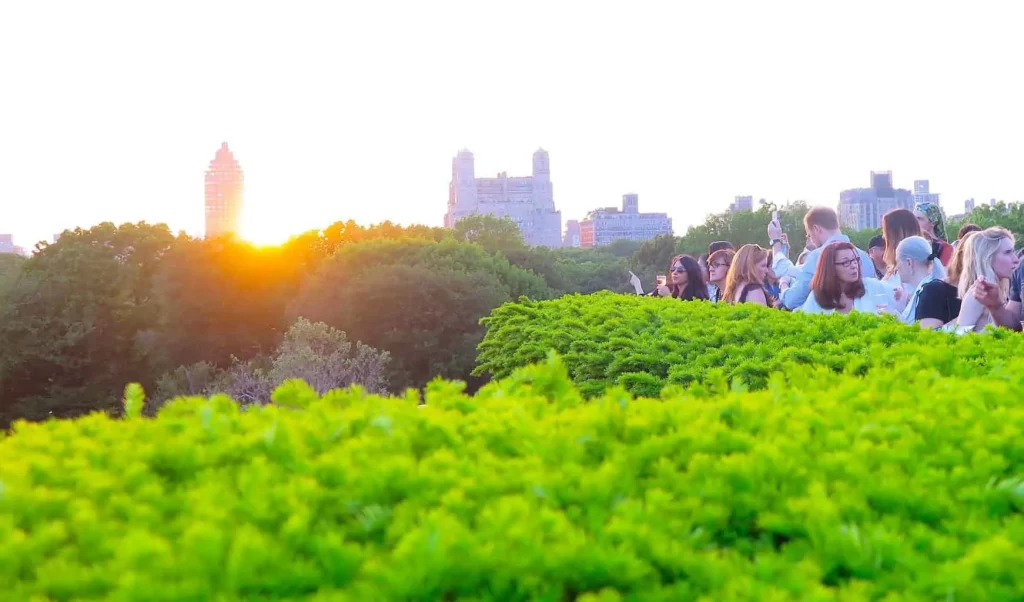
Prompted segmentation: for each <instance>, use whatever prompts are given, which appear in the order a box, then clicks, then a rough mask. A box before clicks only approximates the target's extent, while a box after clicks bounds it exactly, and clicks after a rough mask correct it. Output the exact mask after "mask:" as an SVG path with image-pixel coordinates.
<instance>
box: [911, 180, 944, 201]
mask: <svg viewBox="0 0 1024 602" xmlns="http://www.w3.org/2000/svg"><path fill="white" fill-rule="evenodd" d="M938 202H939V195H938V193H933V192H931V190H930V186H929V184H928V180H914V203H936V204H937V203H938Z"/></svg>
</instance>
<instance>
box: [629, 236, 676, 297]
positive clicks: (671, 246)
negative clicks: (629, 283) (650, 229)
mask: <svg viewBox="0 0 1024 602" xmlns="http://www.w3.org/2000/svg"><path fill="white" fill-rule="evenodd" d="M677 244H678V239H677V238H676V237H675V236H674V235H672V234H662V235H661V236H656V237H654V238H652V239H650V240H646V241H644V243H643V244H642V245H640V248H639V249H637V251H636V253H634V254H633V256H632V257H630V258H629V269H630V270H631V271H632V272H633V273H634V274H636V275H637V276H638V277H639V278H640V282H642V283H644V287H645V288H646V287H649V286H653V284H654V282H655V277H656V276H657V275H658V274H663V273H665V270H666V269H667V268H668V262H669V261H671V260H672V257H673V256H674V255H676V253H677V251H676V246H677Z"/></svg>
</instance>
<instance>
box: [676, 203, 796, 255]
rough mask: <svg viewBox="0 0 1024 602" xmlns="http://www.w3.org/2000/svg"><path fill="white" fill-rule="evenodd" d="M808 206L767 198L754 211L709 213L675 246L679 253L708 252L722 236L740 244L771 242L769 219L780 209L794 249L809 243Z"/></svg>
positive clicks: (780, 215) (738, 245)
mask: <svg viewBox="0 0 1024 602" xmlns="http://www.w3.org/2000/svg"><path fill="white" fill-rule="evenodd" d="M807 209H808V206H807V204H806V203H804V202H802V201H798V202H796V203H789V204H787V205H785V206H782V207H779V206H777V205H776V204H775V203H771V202H765V203H764V204H761V205H760V206H759V207H758V208H757V209H756V210H755V211H737V212H735V213H732V212H729V211H726V212H723V213H715V214H711V215H708V216H707V218H705V220H704V223H703V224H700V225H697V226H693V227H691V228H690V229H689V230H687V232H686V234H685V235H684V236H683V237H682V238H681V239H680V240H679V244H678V246H677V247H676V249H677V251H678V252H679V253H689V254H692V255H694V256H697V255H699V254H701V253H706V252H707V249H708V245H710V244H711V243H712V242H715V241H719V240H727V241H729V242H731V243H732V244H733V245H735V246H736V247H737V248H739V247H741V246H743V245H745V244H759V245H761V246H762V247H764V246H767V245H768V240H767V237H768V234H767V228H768V222H769V221H771V219H772V212H773V211H778V212H779V222H780V223H781V224H782V228H783V230H784V231H785V232H786V233H787V234H789V242H790V245H791V246H792V247H793V248H794V249H800V248H803V246H804V245H805V244H806V242H807V241H806V234H805V233H804V215H805V214H806V213H807Z"/></svg>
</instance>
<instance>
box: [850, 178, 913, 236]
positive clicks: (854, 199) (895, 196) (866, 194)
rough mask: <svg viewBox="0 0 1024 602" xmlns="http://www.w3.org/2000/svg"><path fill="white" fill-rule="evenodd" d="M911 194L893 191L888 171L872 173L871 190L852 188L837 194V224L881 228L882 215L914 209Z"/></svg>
mask: <svg viewBox="0 0 1024 602" xmlns="http://www.w3.org/2000/svg"><path fill="white" fill-rule="evenodd" d="M913 208H914V194H913V193H912V192H911V191H909V190H907V189H905V188H894V187H893V184H892V172H891V171H873V172H871V187H870V188H851V189H849V190H844V191H842V192H840V193H839V221H840V222H842V224H843V227H844V228H850V229H853V230H865V229H868V228H880V227H881V226H882V216H883V215H885V214H886V213H887V212H889V211H891V210H893V209H913Z"/></svg>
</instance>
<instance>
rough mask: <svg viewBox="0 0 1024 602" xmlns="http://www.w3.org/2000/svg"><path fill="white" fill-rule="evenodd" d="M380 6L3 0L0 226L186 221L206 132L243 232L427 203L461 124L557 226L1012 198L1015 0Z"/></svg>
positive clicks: (1023, 131) (264, 236)
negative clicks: (236, 180) (539, 155)
mask: <svg viewBox="0 0 1024 602" xmlns="http://www.w3.org/2000/svg"><path fill="white" fill-rule="evenodd" d="M395 8H396V5H395V4H394V3H392V4H388V3H385V4H382V5H376V4H373V5H369V4H368V5H352V6H348V5H345V6H341V7H324V6H321V7H319V8H318V7H312V6H305V7H302V6H298V7H289V9H288V10H278V9H274V8H272V7H263V6H256V5H249V4H243V3H232V2H211V3H208V4H204V5H203V6H198V5H197V6H189V5H184V6H179V5H174V6H168V7H162V8H160V9H155V8H152V7H147V6H143V5H137V4H135V3H130V2H109V1H99V2H97V3H94V4H90V5H88V6H84V5H79V4H73V3H64V4H62V8H61V10H60V11H59V12H60V14H61V16H62V18H61V19H56V20H54V19H53V18H52V6H48V5H41V4H39V3H15V4H13V5H11V6H5V7H4V9H3V12H2V18H0V52H3V53H4V55H5V56H20V57H24V58H23V59H22V60H19V61H16V62H8V63H6V64H4V66H3V67H2V68H0V81H2V82H3V83H4V84H5V87H6V88H7V89H10V90H16V91H17V93H16V94H10V95H7V96H5V97H4V107H3V108H2V109H0V131H3V132H4V135H3V136H2V137H0V232H13V233H14V234H15V237H16V239H17V240H18V241H19V244H21V245H24V246H26V247H31V246H32V244H34V242H35V241H38V240H50V239H51V237H52V235H53V233H55V232H60V231H62V230H63V229H65V228H73V227H76V226H81V227H89V226H92V225H95V224H96V223H99V222H101V221H113V222H116V223H120V222H126V221H139V220H145V221H148V222H150V223H160V222H164V223H167V224H168V225H170V227H171V228H172V229H173V230H175V231H177V230H185V231H187V232H189V233H191V234H194V235H201V234H202V232H203V219H204V218H203V213H202V211H201V210H197V207H199V206H200V205H199V204H198V203H199V201H198V199H200V198H202V195H203V188H202V186H203V184H202V183H201V182H200V180H199V177H198V175H197V174H199V173H200V172H202V171H204V169H205V167H206V164H207V162H208V160H209V156H210V151H211V149H215V148H217V146H218V145H219V144H220V143H221V142H222V141H224V140H227V141H229V142H230V144H231V148H232V150H233V151H235V153H236V154H237V155H238V156H239V157H242V158H243V160H244V167H245V170H246V176H247V177H246V205H247V213H246V215H245V217H244V221H245V222H246V223H245V224H244V226H243V232H244V233H245V234H247V235H248V236H249V237H252V238H255V239H257V240H260V241H273V240H283V239H285V238H287V236H288V235H290V234H294V233H297V232H300V231H304V230H308V229H313V228H320V227H323V226H325V225H326V224H329V223H331V222H333V221H336V220H339V219H350V218H351V219H354V220H355V221H357V222H360V223H376V222H380V221H383V220H386V219H390V220H391V221H393V222H396V223H401V224H410V223H422V224H427V225H436V226H439V225H441V223H442V221H441V214H442V213H443V210H440V207H443V205H444V201H443V199H444V198H445V196H446V189H447V185H448V181H449V179H450V161H451V153H452V150H453V149H458V148H463V147H468V148H472V149H473V151H474V152H475V153H476V155H477V157H478V162H477V165H476V168H477V171H478V172H479V173H482V174H493V173H497V172H499V171H507V172H508V173H529V169H530V157H529V154H530V153H531V152H532V151H533V150H535V149H536V148H537V147H538V146H542V147H544V148H545V149H547V150H548V151H549V152H551V153H552V155H553V156H556V157H557V174H558V175H557V182H558V195H557V199H556V203H557V207H558V209H559V210H560V211H561V212H562V216H563V225H564V222H565V221H566V220H568V219H582V218H583V216H585V215H586V213H587V211H589V210H591V209H593V208H595V207H600V206H605V205H609V204H612V203H614V202H615V199H617V198H619V196H620V195H621V194H622V193H623V192H625V191H634V192H637V193H639V194H640V195H642V196H643V198H644V205H645V210H647V211H651V212H664V213H668V214H669V215H671V216H672V218H673V225H674V227H675V231H676V233H680V234H681V233H683V232H685V230H686V228H687V227H688V226H690V225H692V224H695V223H699V222H700V221H702V220H703V218H704V216H705V215H706V214H707V213H708V212H721V211H725V210H727V208H728V206H729V204H730V203H731V202H733V201H734V198H735V197H736V196H738V195H751V194H752V195H754V198H755V199H760V198H766V199H769V200H772V201H775V202H778V203H785V202H786V201H792V200H806V201H808V202H810V203H814V204H828V205H835V204H837V202H838V196H839V192H840V191H842V190H845V189H850V188H853V187H858V186H862V185H863V184H862V181H863V177H864V174H865V173H868V172H869V171H872V170H878V169H883V170H891V171H893V172H894V173H897V174H905V175H906V176H908V177H907V179H906V180H905V181H903V182H901V184H903V185H909V184H910V183H911V182H912V180H913V179H915V178H928V179H929V180H930V181H931V185H932V188H933V189H935V190H939V191H941V192H942V194H943V197H942V201H943V205H944V206H945V208H946V210H947V212H949V213H959V212H960V210H961V209H962V203H963V201H964V200H966V199H968V198H972V197H973V198H976V199H985V200H987V199H990V198H997V199H1000V200H1006V201H1015V200H1021V199H1024V175H1022V174H1021V173H1020V166H1021V165H1022V164H1024V150H1022V149H1020V148H1019V145H1018V144H1017V143H1016V141H1017V140H1019V139H1021V137H1022V136H1024V112H1021V111H1019V109H1018V108H1017V107H1016V102H1017V101H1016V99H1017V98H1019V97H1020V90H1021V84H1020V83H1019V81H1018V80H1017V78H1013V77H1007V76H1006V74H1008V73H1013V72H1015V60H1014V59H1013V58H1012V57H1013V56H1016V52H1015V49H1016V48H1015V42H1014V40H1015V39H1016V31H1015V24H1016V23H1019V22H1020V19H1019V17H1020V15H1021V10H1022V9H1021V8H1020V7H1018V6H1016V5H1015V4H1012V3H1009V2H1006V3H999V4H996V3H985V4H982V5H972V7H971V9H970V10H966V11H965V10H960V9H959V8H957V7H951V6H933V5H931V4H922V3H913V2H907V3H884V2H871V1H868V2H864V3H857V4H856V5H850V6H829V7H823V6H821V5H818V4H816V3H811V2H782V3H773V4H770V5H763V4H760V3H755V2H738V3H729V4H728V5H725V4H709V5H700V6H697V5H693V6H691V5H685V6H671V7H655V6H653V5H641V6H628V7H627V6H625V5H623V6H612V7H609V6H588V7H587V9H586V10H583V11H580V10H577V8H576V7H574V6H570V5H561V4H555V5H553V4H552V3H540V2H536V3H535V2H523V3H520V4H517V5H516V7H515V9H514V10H506V9H503V8H498V7H493V6H485V5H478V4H474V3H454V2H451V3H450V2H443V3H440V4H437V5H429V6H424V5H417V4H412V3H408V4H401V9H402V10H401V14H402V15H403V17H404V18H403V19H397V20H396V19H394V14H396V13H395ZM126 22H128V23H131V24H133V26H128V27H126V26H124V24H125V23H126ZM424 25H429V26H426V27H425V26H424ZM523 31H530V32H531V36H530V39H529V40H528V39H527V38H524V37H523V36H522V32H523ZM921 31H927V32H928V33H929V39H930V40H937V41H940V42H936V43H928V44H925V43H922V42H921V39H920V37H919V36H918V35H916V32H921ZM268 34H269V35H273V36H274V37H275V39H277V40H279V42H280V43H277V44H273V45H268V44H266V43H265V41H266V36H267V35H268ZM844 38H849V39H858V40H863V43H859V44H840V43H837V40H841V39H844ZM533 39H537V40H540V43H535V42H533V41H530V40H533ZM609 39H615V40H617V43H615V44H608V43H607V41H608V40H609ZM181 40H188V41H189V42H188V43H187V44H182V43H181ZM883 41H884V43H882V42H883ZM68 48H74V49H75V51H74V52H68V50H67V49H68ZM128 49H130V50H128ZM809 49H813V52H811V51H809ZM218 64H223V65H225V67H223V68H218V67H217V65H218ZM128 73H130V74H131V77H126V76H125V75H126V74H128ZM925 89H927V90H929V94H928V96H927V101H926V102H925V101H924V100H923V99H924V97H922V96H921V94H919V93H918V92H919V91H921V90H925Z"/></svg>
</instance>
